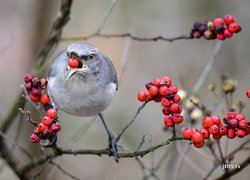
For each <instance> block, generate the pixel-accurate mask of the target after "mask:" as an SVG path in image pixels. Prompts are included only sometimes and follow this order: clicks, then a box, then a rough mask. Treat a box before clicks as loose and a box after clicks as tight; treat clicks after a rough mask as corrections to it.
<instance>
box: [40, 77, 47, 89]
mask: <svg viewBox="0 0 250 180" xmlns="http://www.w3.org/2000/svg"><path fill="white" fill-rule="evenodd" d="M47 84H48V81H47V79H45V78H42V79H40V87H41V88H42V89H46V88H47Z"/></svg>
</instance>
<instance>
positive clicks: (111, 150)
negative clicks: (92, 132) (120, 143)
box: [108, 135, 119, 163]
mask: <svg viewBox="0 0 250 180" xmlns="http://www.w3.org/2000/svg"><path fill="white" fill-rule="evenodd" d="M108 155H109V156H112V155H113V156H114V158H115V161H116V162H117V163H118V161H119V157H118V152H117V143H116V138H114V137H113V136H112V135H110V136H109V145H108Z"/></svg>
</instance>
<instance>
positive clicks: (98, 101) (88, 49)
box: [47, 42, 118, 162]
mask: <svg viewBox="0 0 250 180" xmlns="http://www.w3.org/2000/svg"><path fill="white" fill-rule="evenodd" d="M73 58H74V59H77V61H78V64H79V65H78V66H77V67H73V68H72V67H70V66H69V64H68V62H69V60H70V59H73ZM47 80H48V93H49V96H50V97H51V100H52V104H53V106H54V108H56V109H60V110H62V111H65V112H66V113H69V114H71V115H74V116H80V117H89V116H96V115H98V116H99V117H100V119H101V121H102V123H103V125H104V127H105V129H106V131H107V133H108V140H109V145H108V148H107V150H108V155H109V156H111V155H113V156H114V158H115V161H117V162H118V153H117V143H116V139H115V137H114V135H113V134H112V133H111V132H110V130H109V127H108V126H107V124H106V122H105V120H104V117H103V115H102V112H103V111H104V110H105V109H106V108H107V107H108V106H109V105H110V104H111V101H112V99H113V97H114V95H115V93H116V91H117V89H118V80H117V73H116V70H115V67H114V65H113V63H112V61H111V60H110V59H109V58H108V57H107V56H106V55H104V54H103V53H102V52H100V50H99V49H98V48H97V47H95V46H94V45H91V44H89V43H85V42H75V43H72V44H69V45H68V47H67V48H66V49H65V50H63V51H62V52H61V53H59V54H58V55H57V56H56V57H55V59H54V61H53V62H52V64H51V66H50V70H49V73H48V78H47Z"/></svg>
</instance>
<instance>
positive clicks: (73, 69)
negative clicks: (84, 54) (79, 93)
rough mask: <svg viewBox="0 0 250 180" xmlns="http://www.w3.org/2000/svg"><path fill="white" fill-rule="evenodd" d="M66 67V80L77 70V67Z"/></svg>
mask: <svg viewBox="0 0 250 180" xmlns="http://www.w3.org/2000/svg"><path fill="white" fill-rule="evenodd" d="M68 69H69V75H68V77H67V80H68V79H69V78H70V77H71V76H72V75H73V74H74V73H75V72H77V68H71V67H69V66H68Z"/></svg>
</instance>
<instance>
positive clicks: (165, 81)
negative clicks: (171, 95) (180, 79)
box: [161, 76, 172, 87]
mask: <svg viewBox="0 0 250 180" xmlns="http://www.w3.org/2000/svg"><path fill="white" fill-rule="evenodd" d="M171 84H172V79H171V78H170V77H168V76H163V77H162V81H161V85H165V86H168V87H169V86H170V85H171Z"/></svg>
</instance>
